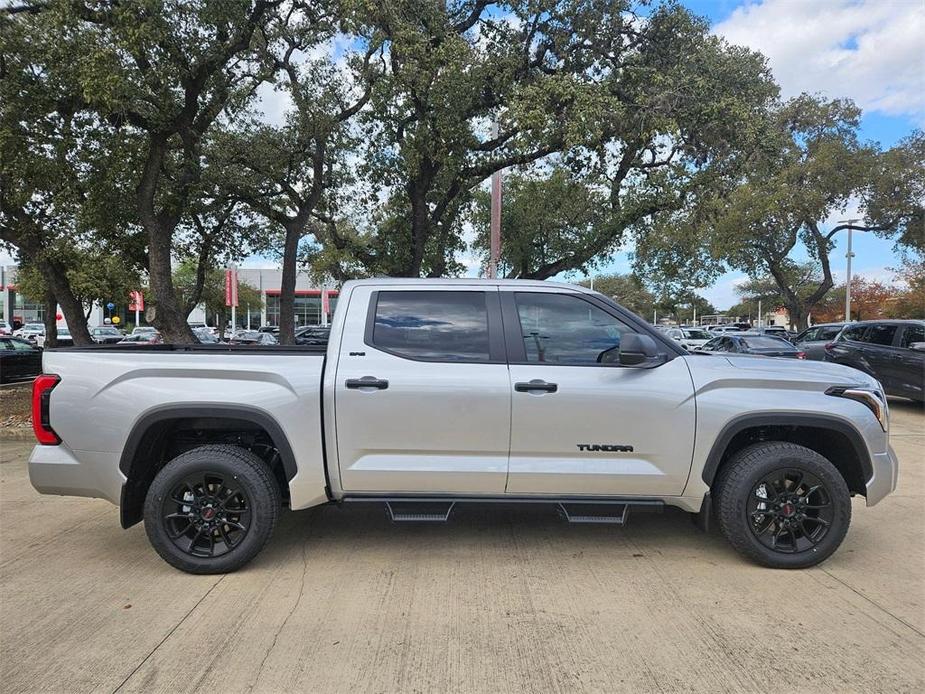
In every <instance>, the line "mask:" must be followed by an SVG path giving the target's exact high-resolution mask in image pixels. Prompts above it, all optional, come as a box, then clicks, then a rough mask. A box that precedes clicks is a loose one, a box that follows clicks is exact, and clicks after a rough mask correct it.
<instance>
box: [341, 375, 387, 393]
mask: <svg viewBox="0 0 925 694" xmlns="http://www.w3.org/2000/svg"><path fill="white" fill-rule="evenodd" d="M346 386H347V387H348V388H352V389H357V388H376V389H377V390H385V389H386V388H388V387H389V382H388V381H386V380H385V379H384V378H376V377H375V376H363V378H348V379H347V383H346Z"/></svg>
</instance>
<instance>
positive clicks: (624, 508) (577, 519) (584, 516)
mask: <svg viewBox="0 0 925 694" xmlns="http://www.w3.org/2000/svg"><path fill="white" fill-rule="evenodd" d="M559 512H560V513H561V514H562V516H563V517H564V518H565V520H567V521H568V522H569V523H604V524H610V525H626V519H627V517H628V516H629V514H630V507H629V504H594V505H591V504H569V503H560V504H559Z"/></svg>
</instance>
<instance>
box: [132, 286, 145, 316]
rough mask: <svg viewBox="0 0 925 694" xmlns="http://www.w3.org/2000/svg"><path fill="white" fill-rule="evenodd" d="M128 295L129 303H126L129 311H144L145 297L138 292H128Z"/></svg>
mask: <svg viewBox="0 0 925 694" xmlns="http://www.w3.org/2000/svg"><path fill="white" fill-rule="evenodd" d="M128 295H129V303H128V310H129V311H144V310H145V295H144V294H142V293H141V292H140V291H132V292H129V293H128Z"/></svg>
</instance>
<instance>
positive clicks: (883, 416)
mask: <svg viewBox="0 0 925 694" xmlns="http://www.w3.org/2000/svg"><path fill="white" fill-rule="evenodd" d="M825 394H826V395H834V396H835V397H838V398H848V399H849V400H857V401H858V402H859V403H861V404H862V405H866V406H867V408H868V409H869V410H870V411H871V412H873V413H874V417H876V418H877V421H878V422H880V426H881V427H882V428H883V430H884V431H889V429H890V417H889V413H888V411H887V407H886V399H885V398H884V396H883V393H881V392H880V391H876V390H865V389H864V388H851V387H846V386H833V387H831V388H829V389H828V390H827V391H825Z"/></svg>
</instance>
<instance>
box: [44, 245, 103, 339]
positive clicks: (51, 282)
mask: <svg viewBox="0 0 925 694" xmlns="http://www.w3.org/2000/svg"><path fill="white" fill-rule="evenodd" d="M38 267H39V271H40V272H41V273H42V276H43V277H44V278H45V283H46V284H47V285H48V287H49V289H50V291H51V293H52V294H54V296H55V299H56V301H57V304H58V305H59V306H61V312H62V313H63V314H64V321H65V323H67V327H68V330H70V331H71V339H72V340H74V344H75V345H78V346H80V345H89V344H92V343H93V340H91V339H90V330H89V329H88V328H87V318H86V315H85V314H84V307H83V304H82V303H80V301H79V300H78V299H77V297H76V296H74V290H73V289H71V284H70V282H68V280H67V276H66V275H65V272H64V268H63V267H61V266H60V265H59V264H58V263H52V262H42V263H40V264H39V266H38ZM52 313H56V311H52ZM45 334H46V337H47V335H48V328H47V324H46V329H45ZM55 336H56V338H57V330H56V331H55Z"/></svg>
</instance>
